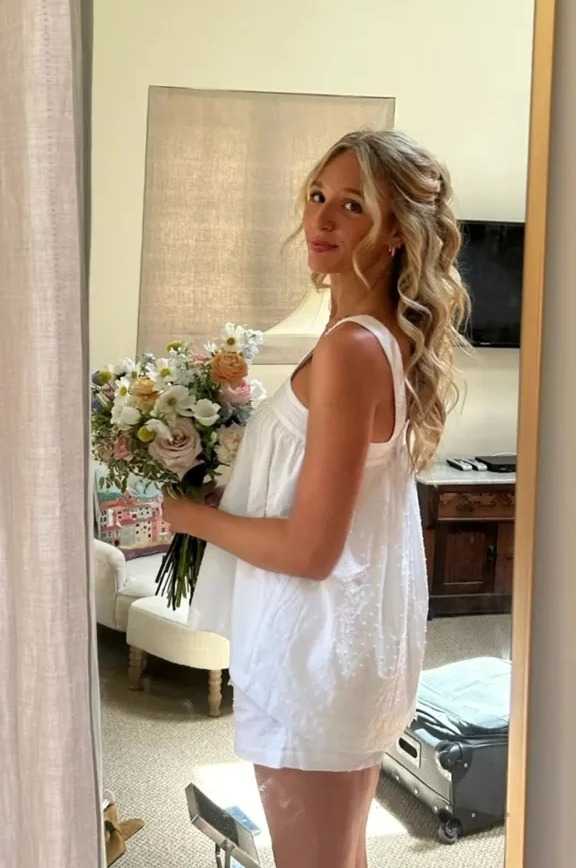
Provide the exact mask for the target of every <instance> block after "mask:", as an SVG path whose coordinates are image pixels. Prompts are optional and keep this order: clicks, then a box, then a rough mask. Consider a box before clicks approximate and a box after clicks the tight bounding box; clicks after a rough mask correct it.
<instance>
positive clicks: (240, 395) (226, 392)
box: [222, 381, 252, 404]
mask: <svg viewBox="0 0 576 868" xmlns="http://www.w3.org/2000/svg"><path fill="white" fill-rule="evenodd" d="M251 397H252V388H251V386H250V383H248V382H246V381H244V382H243V383H240V385H239V386H236V387H233V386H222V398H223V399H224V401H227V402H228V404H247V403H248V402H249V401H250V399H251Z"/></svg>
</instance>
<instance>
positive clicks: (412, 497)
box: [190, 316, 428, 752]
mask: <svg viewBox="0 0 576 868" xmlns="http://www.w3.org/2000/svg"><path fill="white" fill-rule="evenodd" d="M346 321H353V322H356V323H358V324H359V325H361V326H363V327H364V328H367V329H368V330H369V331H371V332H372V333H373V334H374V335H375V336H376V337H377V339H378V340H379V341H380V344H381V346H382V348H383V350H384V352H385V353H386V355H387V357H388V359H389V362H390V365H391V368H392V372H393V375H394V389H395V404H396V423H395V428H394V432H393V435H392V437H391V439H390V440H389V441H388V442H387V443H373V444H371V445H370V447H369V451H368V457H367V461H366V467H365V472H364V479H363V482H362V486H361V491H360V495H359V498H358V503H357V506H356V510H355V514H354V517H353V521H352V526H351V529H350V533H349V535H348V539H347V541H346V545H345V548H344V551H343V553H342V556H341V558H340V560H339V563H338V564H337V565H336V568H335V569H334V571H333V573H332V575H331V576H330V577H329V578H328V579H326V580H325V581H323V582H317V581H310V580H306V579H298V578H294V577H288V576H284V575H278V574H274V573H269V572H266V571H264V570H260V569H256V568H255V567H252V566H250V565H249V564H247V563H245V562H243V561H240V560H238V559H236V558H234V557H232V556H231V555H229V554H227V553H226V552H224V551H222V550H220V549H218V548H216V547H214V546H209V547H208V548H207V550H206V554H205V558H204V562H203V566H202V570H201V573H200V576H199V580H198V584H197V587H196V592H195V595H194V598H193V601H192V606H191V610H190V625H191V626H193V627H194V629H202V630H210V631H211V632H216V633H221V634H222V635H224V636H229V637H230V639H231V665H230V674H231V677H232V681H233V682H234V685H235V686H236V687H237V688H238V689H239V690H240V691H242V693H245V694H246V695H247V696H248V697H249V698H250V699H251V700H252V701H253V702H255V703H256V704H257V705H258V706H260V708H262V709H263V711H265V712H266V713H267V714H269V715H270V716H271V717H273V718H274V719H276V720H278V721H280V722H281V723H283V724H285V725H286V726H287V727H289V729H290V730H291V731H292V732H294V733H300V734H304V735H306V736H307V737H308V738H311V739H313V740H314V741H315V742H316V744H317V745H322V747H323V748H324V749H330V750H335V751H344V752H349V751H354V752H358V751H367V752H372V751H378V750H385V749H386V747H387V746H388V745H389V744H390V743H391V741H393V740H394V738H395V737H396V736H397V735H398V734H399V733H400V732H401V731H402V730H403V729H404V727H405V725H406V724H407V723H408V722H409V720H410V718H411V715H412V711H413V706H414V702H415V696H416V690H417V685H418V676H419V673H420V668H421V664H422V657H423V651H424V639H425V632H426V617H427V601H428V588H427V581H426V567H425V558H424V547H423V541H422V530H421V523H420V515H419V509H418V500H417V494H416V485H415V481H414V479H413V476H412V474H411V472H410V469H409V468H410V464H409V456H408V450H407V446H406V438H405V427H406V387H405V378H404V371H403V366H402V358H401V353H400V348H399V346H398V344H397V341H396V340H395V338H393V336H392V335H391V333H390V332H389V331H388V330H387V329H385V328H384V326H382V325H381V324H380V323H379V322H378V321H377V320H375V319H373V318H372V317H367V316H362V317H353V318H351V319H349V320H342V321H341V322H346ZM307 415H308V414H307V410H306V408H305V407H303V406H302V404H301V403H300V402H299V401H298V400H297V398H296V396H295V395H294V392H293V391H292V387H291V382H290V380H288V381H287V382H286V383H285V385H284V386H283V387H282V388H281V389H280V390H279V391H278V392H277V393H276V394H275V395H274V396H273V397H272V398H271V399H270V400H269V401H267V402H266V403H265V404H263V405H262V406H261V408H260V409H259V410H258V412H257V413H256V414H255V415H254V416H253V418H252V420H251V421H250V424H249V426H248V430H247V432H246V436H245V438H244V441H243V444H242V447H241V449H240V452H239V455H238V459H237V462H236V464H235V467H234V470H233V473H232V475H231V478H230V481H229V483H228V485H227V488H226V491H225V494H224V497H223V499H222V504H221V506H222V509H224V510H226V511H228V512H231V513H234V514H241V515H248V516H268V517H287V516H289V514H290V511H291V508H292V504H293V500H294V496H295V491H296V486H297V483H298V477H299V474H300V468H301V465H302V460H303V457H304V449H305V437H306V427H307ZM334 472H335V473H337V472H338V469H337V468H334Z"/></svg>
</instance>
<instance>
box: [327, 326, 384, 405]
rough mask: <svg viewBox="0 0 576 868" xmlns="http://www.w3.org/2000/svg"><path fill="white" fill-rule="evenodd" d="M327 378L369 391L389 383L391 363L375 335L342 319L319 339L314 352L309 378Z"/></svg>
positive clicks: (379, 389) (380, 388) (379, 388)
mask: <svg viewBox="0 0 576 868" xmlns="http://www.w3.org/2000/svg"><path fill="white" fill-rule="evenodd" d="M317 377H321V378H323V377H330V378H331V379H333V380H334V381H335V382H340V383H341V384H342V385H343V386H346V387H349V386H350V385H351V384H352V383H354V384H355V386H356V387H357V388H362V389H366V390H368V391H375V390H377V391H378V393H379V395H380V397H381V396H382V387H383V385H385V384H386V383H390V384H391V383H392V371H391V368H390V363H389V361H388V359H387V356H386V354H385V353H384V351H383V349H382V346H381V344H380V342H379V340H378V338H377V337H376V336H375V335H374V334H373V333H372V332H371V331H369V330H368V329H366V328H364V327H363V326H361V325H359V324H358V323H354V322H345V323H342V325H339V326H338V327H337V328H335V329H333V330H332V331H330V332H329V333H328V334H326V335H325V336H324V337H322V338H321V339H320V340H319V341H318V345H317V347H316V349H315V351H314V356H313V364H312V378H313V379H316V378H317Z"/></svg>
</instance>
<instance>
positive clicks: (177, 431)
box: [148, 418, 202, 479]
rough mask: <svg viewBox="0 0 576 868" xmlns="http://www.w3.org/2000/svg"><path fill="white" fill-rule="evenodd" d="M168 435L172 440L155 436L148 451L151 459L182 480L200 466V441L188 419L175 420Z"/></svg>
mask: <svg viewBox="0 0 576 868" xmlns="http://www.w3.org/2000/svg"><path fill="white" fill-rule="evenodd" d="M170 433H171V434H172V440H164V439H162V438H161V437H159V436H158V435H156V437H155V438H154V440H153V441H152V443H150V445H149V446H148V451H149V452H150V455H151V456H152V458H154V459H155V460H156V461H158V462H159V463H160V464H163V465H164V467H166V469H167V470H170V471H171V472H172V473H175V474H176V476H177V477H178V479H183V478H184V476H185V475H186V474H187V473H188V471H189V470H192V468H193V467H197V466H198V465H199V464H201V461H199V460H198V456H199V455H200V453H201V452H202V441H201V439H200V435H199V434H198V431H197V430H196V428H195V427H194V425H193V424H192V422H191V421H190V420H189V419H181V418H180V419H177V420H176V422H175V423H174V424H173V425H171V426H170Z"/></svg>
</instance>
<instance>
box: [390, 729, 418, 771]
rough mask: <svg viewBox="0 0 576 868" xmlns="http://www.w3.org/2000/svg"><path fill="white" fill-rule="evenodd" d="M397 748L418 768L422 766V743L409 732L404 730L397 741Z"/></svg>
mask: <svg viewBox="0 0 576 868" xmlns="http://www.w3.org/2000/svg"><path fill="white" fill-rule="evenodd" d="M396 750H397V751H398V752H399V753H400V754H401V755H402V756H403V757H405V759H406V760H408V762H410V763H412V765H414V766H416V768H417V769H419V768H420V758H421V752H422V745H421V744H420V742H419V741H417V740H416V739H415V738H412V737H411V736H409V735H408V733H407V732H404V733H403V734H402V735H401V736H400V738H399V739H398V741H397V742H396Z"/></svg>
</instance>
